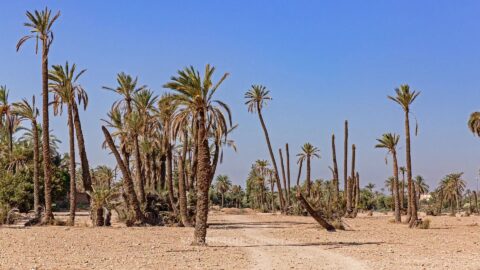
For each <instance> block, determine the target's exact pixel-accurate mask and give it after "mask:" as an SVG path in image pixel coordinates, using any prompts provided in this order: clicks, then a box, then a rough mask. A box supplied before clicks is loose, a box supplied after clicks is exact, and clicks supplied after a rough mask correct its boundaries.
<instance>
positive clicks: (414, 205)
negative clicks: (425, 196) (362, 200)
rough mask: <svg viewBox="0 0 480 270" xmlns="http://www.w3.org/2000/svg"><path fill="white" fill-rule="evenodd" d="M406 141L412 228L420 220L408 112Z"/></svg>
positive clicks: (406, 117)
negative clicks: (413, 175) (414, 181)
mask: <svg viewBox="0 0 480 270" xmlns="http://www.w3.org/2000/svg"><path fill="white" fill-rule="evenodd" d="M405 137H406V138H405V141H406V155H407V178H408V189H409V194H408V197H409V201H410V219H408V218H407V220H408V221H409V222H410V226H414V225H415V224H416V222H417V220H418V215H417V201H416V200H415V186H414V185H413V180H412V159H411V150H410V120H409V115H408V110H407V111H406V112H405Z"/></svg>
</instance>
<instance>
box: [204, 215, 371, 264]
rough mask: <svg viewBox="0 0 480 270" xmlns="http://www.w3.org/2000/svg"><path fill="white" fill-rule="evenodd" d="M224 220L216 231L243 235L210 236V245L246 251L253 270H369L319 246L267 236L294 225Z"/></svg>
mask: <svg viewBox="0 0 480 270" xmlns="http://www.w3.org/2000/svg"><path fill="white" fill-rule="evenodd" d="M223 221H224V222H225V223H224V224H221V225H213V226H212V228H218V229H222V228H223V229H225V230H231V229H235V230H237V231H238V232H239V233H238V234H237V237H236V238H235V240H234V241H232V240H231V239H225V238H218V237H210V238H209V239H208V241H209V243H210V245H211V246H212V245H213V246H215V245H217V246H219V247H222V245H221V244H223V245H226V246H228V247H230V246H236V247H240V248H245V249H246V250H247V252H248V255H249V256H250V258H251V262H250V265H249V266H248V268H250V269H352V270H356V269H367V267H366V266H365V264H364V263H363V262H361V261H359V260H356V259H354V258H351V257H348V256H345V255H342V254H338V253H335V252H332V251H328V250H326V249H325V248H322V247H321V246H319V245H315V244H312V243H305V242H301V241H294V240H280V239H277V238H273V237H271V236H267V235H266V233H267V232H271V231H274V230H276V229H278V228H279V227H280V228H283V229H288V228H290V229H295V226H296V223H294V222H288V221H286V222H282V221H280V222H262V221H261V220H258V219H255V216H252V215H225V216H223ZM214 224H215V223H214ZM219 244H220V245H219Z"/></svg>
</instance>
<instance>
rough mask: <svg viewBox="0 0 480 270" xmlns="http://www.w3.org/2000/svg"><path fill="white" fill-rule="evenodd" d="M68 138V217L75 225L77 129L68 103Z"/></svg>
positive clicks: (70, 223) (70, 222)
mask: <svg viewBox="0 0 480 270" xmlns="http://www.w3.org/2000/svg"><path fill="white" fill-rule="evenodd" d="M67 110H68V140H69V144H70V152H69V155H70V157H69V158H70V164H69V167H70V168H69V169H70V213H69V214H70V215H69V218H68V225H70V226H74V225H75V210H76V206H77V199H76V198H77V194H76V193H77V191H76V181H75V177H76V171H75V134H74V133H75V131H74V127H73V112H72V107H71V105H68V109H67Z"/></svg>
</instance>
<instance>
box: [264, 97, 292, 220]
mask: <svg viewBox="0 0 480 270" xmlns="http://www.w3.org/2000/svg"><path fill="white" fill-rule="evenodd" d="M258 107H260V106H257V108H258ZM257 112H258V118H260V123H261V125H262V128H263V133H264V134H265V139H266V141H267V146H268V152H269V153H270V159H271V160H272V165H273V169H274V173H275V180H276V182H277V187H278V197H279V198H280V207H281V208H282V212H284V211H285V203H284V201H283V192H282V186H281V184H280V177H279V176H278V169H277V162H276V161H275V155H274V154H273V150H272V144H271V143H270V136H269V135H268V131H267V127H266V126H265V122H264V120H263V116H262V112H261V110H258V111H257Z"/></svg>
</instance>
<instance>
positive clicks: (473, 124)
mask: <svg viewBox="0 0 480 270" xmlns="http://www.w3.org/2000/svg"><path fill="white" fill-rule="evenodd" d="M468 128H469V129H470V131H471V132H472V133H473V134H474V135H477V136H479V137H480V112H474V113H472V114H471V115H470V118H469V119H468Z"/></svg>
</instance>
